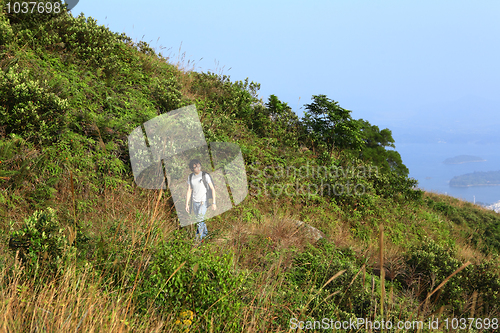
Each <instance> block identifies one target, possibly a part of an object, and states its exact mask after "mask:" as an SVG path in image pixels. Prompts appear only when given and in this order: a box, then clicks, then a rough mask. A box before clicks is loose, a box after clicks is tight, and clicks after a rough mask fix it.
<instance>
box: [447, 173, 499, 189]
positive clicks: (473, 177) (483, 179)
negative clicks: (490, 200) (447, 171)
mask: <svg viewBox="0 0 500 333" xmlns="http://www.w3.org/2000/svg"><path fill="white" fill-rule="evenodd" d="M450 186H451V187H471V186H500V171H488V172H483V171H474V172H473V173H467V174H465V175H461V176H456V177H453V178H452V179H451V180H450Z"/></svg>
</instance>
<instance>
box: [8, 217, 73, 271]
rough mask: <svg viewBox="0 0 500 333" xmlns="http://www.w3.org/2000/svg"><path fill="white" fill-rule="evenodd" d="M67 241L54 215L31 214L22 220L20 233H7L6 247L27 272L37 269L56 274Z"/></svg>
mask: <svg viewBox="0 0 500 333" xmlns="http://www.w3.org/2000/svg"><path fill="white" fill-rule="evenodd" d="M67 245H68V239H67V238H66V236H65V234H64V233H63V229H62V228H61V227H60V225H59V222H58V221H57V218H56V215H55V211H54V210H53V209H52V208H47V210H46V211H45V212H42V211H35V212H34V213H33V215H32V216H30V217H29V218H27V219H25V220H24V224H23V225H22V226H21V229H20V230H17V231H13V232H11V236H10V240H9V247H10V249H11V250H13V251H19V258H20V259H21V261H22V263H23V264H24V265H25V266H26V267H27V269H28V271H30V272H33V273H34V272H37V271H38V270H39V269H40V268H44V269H47V270H48V271H49V272H52V273H55V272H57V271H58V270H59V269H60V268H61V265H62V263H63V259H64V253H65V249H66V247H67Z"/></svg>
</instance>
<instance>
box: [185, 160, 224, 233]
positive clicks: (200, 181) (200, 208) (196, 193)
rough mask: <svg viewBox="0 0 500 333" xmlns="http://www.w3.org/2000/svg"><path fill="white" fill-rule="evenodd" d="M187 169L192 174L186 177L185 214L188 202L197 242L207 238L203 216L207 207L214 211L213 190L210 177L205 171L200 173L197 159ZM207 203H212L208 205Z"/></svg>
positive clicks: (199, 164)
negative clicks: (194, 222)
mask: <svg viewBox="0 0 500 333" xmlns="http://www.w3.org/2000/svg"><path fill="white" fill-rule="evenodd" d="M189 169H191V171H192V173H191V174H190V175H189V176H188V180H187V183H188V190H187V194H186V212H187V213H188V214H189V213H190V200H191V207H192V212H193V213H194V214H195V216H196V222H197V229H196V237H197V238H198V239H199V241H202V240H203V237H205V236H207V234H208V230H207V226H206V225H205V222H204V220H205V214H206V212H207V209H208V207H209V206H212V210H216V209H217V206H216V205H215V188H214V185H213V182H212V177H211V176H210V174H208V173H207V172H205V171H201V162H200V161H199V160H197V159H194V160H191V161H190V162H189ZM209 201H212V203H211V204H209Z"/></svg>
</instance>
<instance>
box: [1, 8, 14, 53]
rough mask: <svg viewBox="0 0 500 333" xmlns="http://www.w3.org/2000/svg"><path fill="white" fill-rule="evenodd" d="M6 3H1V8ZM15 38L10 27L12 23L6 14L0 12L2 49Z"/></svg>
mask: <svg viewBox="0 0 500 333" xmlns="http://www.w3.org/2000/svg"><path fill="white" fill-rule="evenodd" d="M3 5H4V1H3V0H2V1H0V6H2V7H3ZM12 37H14V32H13V31H12V27H11V26H10V22H9V20H8V19H7V17H6V16H5V14H4V13H3V10H2V12H0V47H1V46H3V45H7V44H8V43H9V42H10V41H11V40H12Z"/></svg>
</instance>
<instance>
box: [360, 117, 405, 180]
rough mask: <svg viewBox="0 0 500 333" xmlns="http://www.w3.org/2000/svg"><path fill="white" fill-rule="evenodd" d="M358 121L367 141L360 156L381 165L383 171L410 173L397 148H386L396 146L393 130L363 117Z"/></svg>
mask: <svg viewBox="0 0 500 333" xmlns="http://www.w3.org/2000/svg"><path fill="white" fill-rule="evenodd" d="M358 122H359V124H360V130H361V133H362V137H363V141H364V143H365V144H364V146H363V149H361V151H359V157H360V158H361V159H363V160H365V161H369V162H371V163H373V164H374V165H376V166H378V167H380V169H381V170H382V171H385V172H389V171H394V172H396V173H397V174H399V175H405V176H406V175H408V173H409V170H408V168H407V167H406V166H405V165H404V164H403V161H402V160H401V155H399V153H398V152H397V151H395V150H387V149H386V147H391V148H395V146H394V139H393V138H392V132H391V130H390V129H388V128H385V129H383V130H380V129H379V127H378V126H375V125H372V124H370V123H369V122H368V121H366V120H363V119H360V120H358Z"/></svg>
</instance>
